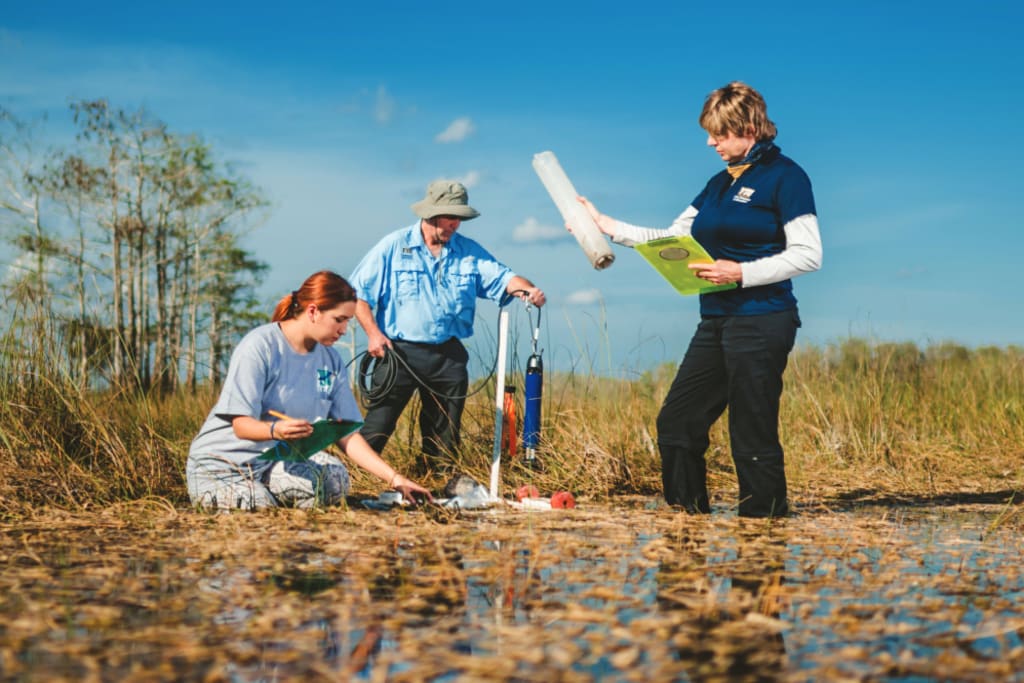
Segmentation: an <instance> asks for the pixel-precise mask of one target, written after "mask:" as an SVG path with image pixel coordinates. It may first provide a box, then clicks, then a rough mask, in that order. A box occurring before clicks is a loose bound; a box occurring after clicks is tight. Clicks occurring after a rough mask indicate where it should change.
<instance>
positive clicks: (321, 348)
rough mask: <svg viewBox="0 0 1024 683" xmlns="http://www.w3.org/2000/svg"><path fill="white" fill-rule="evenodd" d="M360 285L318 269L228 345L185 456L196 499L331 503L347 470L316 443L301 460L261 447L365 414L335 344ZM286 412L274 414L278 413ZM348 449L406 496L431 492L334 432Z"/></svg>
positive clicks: (228, 504)
mask: <svg viewBox="0 0 1024 683" xmlns="http://www.w3.org/2000/svg"><path fill="white" fill-rule="evenodd" d="M355 309H356V294H355V290H353V289H352V287H351V285H349V283H348V282H346V281H345V279H344V278H342V277H341V276H339V275H336V274H335V273H332V272H329V271H320V272H318V273H314V274H313V275H311V276H309V277H308V278H307V279H306V281H305V282H303V283H302V286H301V287H299V289H297V290H296V291H294V292H292V293H291V294H289V295H286V296H285V297H284V298H282V299H281V301H279V302H278V304H277V307H276V308H275V309H274V315H273V322H271V323H268V324H266V325H261V326H260V327H257V328H256V329H254V330H252V331H251V332H249V333H248V334H247V335H245V337H243V338H242V341H241V342H240V343H239V344H238V347H237V348H236V349H235V351H234V353H232V355H231V363H230V365H229V366H228V374H227V377H226V379H225V380H224V386H223V388H222V389H221V393H220V398H219V399H218V400H217V404H216V405H215V406H214V407H213V410H211V411H210V414H209V416H208V417H207V418H206V422H205V423H204V424H203V426H202V429H200V431H199V435H198V436H196V438H195V439H194V440H193V441H192V447H191V449H190V450H189V455H188V462H187V464H186V478H187V481H188V493H189V497H190V498H191V499H192V503H193V504H195V505H198V506H200V507H204V508H208V509H217V510H230V509H236V508H237V509H244V510H253V509H257V508H266V507H277V506H286V507H298V508H311V507H314V506H316V505H335V504H337V503H338V502H340V501H341V499H342V498H343V497H344V496H345V494H346V493H347V492H348V488H349V475H348V470H347V469H346V468H345V465H343V464H342V462H341V461H340V460H339V459H338V458H336V457H334V456H332V455H329V454H327V453H324V452H320V453H316V454H314V455H313V456H311V457H310V459H309V460H307V461H303V462H281V461H277V462H273V461H266V460H259V459H258V456H259V455H260V454H262V453H263V452H264V451H266V450H267V449H269V448H272V447H273V446H274V444H275V443H276V442H277V441H293V440H295V439H301V438H304V437H307V436H310V435H311V434H312V433H313V425H312V422H314V421H316V420H317V419H320V418H332V419H336V420H354V421H361V420H362V415H360V413H359V408H358V407H357V405H356V401H355V398H354V397H353V396H352V391H351V389H350V388H349V386H348V375H347V373H346V372H345V363H344V362H343V361H342V359H341V355H340V354H339V353H338V352H337V351H336V350H335V349H334V348H332V345H333V344H334V343H335V342H336V341H338V339H340V338H341V336H342V335H343V334H345V330H346V328H347V327H348V322H349V320H351V319H352V316H353V315H355ZM275 413H277V414H284V415H288V416H289V417H288V419H278V418H276V417H275V416H274V414H275ZM338 445H339V446H340V447H341V449H342V450H343V451H345V453H346V455H348V457H349V458H351V459H352V461H353V462H355V463H356V464H357V465H359V466H360V467H362V468H364V469H366V470H367V471H369V472H370V473H372V474H374V475H376V476H377V477H379V478H380V479H381V480H382V481H385V482H387V483H388V485H389V486H391V487H394V488H396V489H398V490H399V491H401V492H402V493H403V494H404V495H405V496H406V497H411V496H413V494H419V495H423V496H425V497H427V498H430V493H429V492H428V491H427V490H426V489H424V488H423V487H422V486H419V485H418V484H416V483H414V482H412V481H410V480H409V479H406V478H405V477H403V476H402V475H401V474H399V473H398V472H397V471H396V470H395V469H394V468H393V467H391V466H390V465H389V464H387V463H386V462H385V461H384V460H382V459H381V458H380V456H379V455H377V453H376V452H375V451H374V450H373V449H372V448H370V445H369V444H368V443H366V439H364V438H363V437H362V436H360V434H359V433H358V432H355V433H352V434H349V435H348V436H346V437H343V438H342V439H340V440H339V441H338Z"/></svg>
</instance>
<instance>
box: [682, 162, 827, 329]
mask: <svg viewBox="0 0 1024 683" xmlns="http://www.w3.org/2000/svg"><path fill="white" fill-rule="evenodd" d="M692 204H693V206H694V208H696V209H697V211H698V213H697V216H696V218H694V221H693V226H692V229H691V232H692V234H693V236H694V238H695V239H696V240H697V241H698V242H700V243H701V244H702V245H703V246H704V248H705V249H707V251H708V253H709V254H711V256H712V257H713V258H716V259H729V260H732V261H737V262H739V263H743V262H745V261H754V260H756V259H759V258H764V257H765V256H772V255H773V254H778V253H779V252H781V251H782V250H783V249H785V248H786V233H785V230H784V226H785V225H786V223H788V222H789V221H791V220H793V219H795V218H799V217H800V216H806V215H808V214H812V215H817V214H816V211H815V208H814V194H813V193H812V192H811V181H810V179H809V178H808V177H807V174H806V173H804V170H803V169H802V168H800V167H799V166H798V165H797V164H796V163H795V162H794V161H793V160H792V159H790V158H789V157H786V156H783V155H782V154H781V153H780V152H779V149H778V148H775V149H773V150H771V151H769V152H767V153H766V154H765V156H764V157H762V158H761V159H760V160H759V161H758V162H757V163H755V164H754V165H753V166H751V167H750V168H748V169H747V170H746V172H745V173H743V175H741V176H740V177H739V178H737V179H736V180H735V182H734V181H733V178H732V176H730V175H729V173H728V171H722V172H721V173H718V174H717V175H715V176H714V177H713V178H711V180H709V181H708V184H707V185H706V186H705V187H704V189H703V190H702V191H701V193H700V194H699V195H697V198H696V199H694V200H693V202H692ZM794 308H796V297H795V296H793V283H792V281H790V280H783V281H782V282H776V283H774V284H770V285H761V286H759V287H750V288H745V287H739V288H737V289H730V290H726V291H723V292H710V293H708V294H701V295H700V313H701V316H705V317H714V316H725V315H761V314H764V313H776V312H779V311H787V310H791V309H794Z"/></svg>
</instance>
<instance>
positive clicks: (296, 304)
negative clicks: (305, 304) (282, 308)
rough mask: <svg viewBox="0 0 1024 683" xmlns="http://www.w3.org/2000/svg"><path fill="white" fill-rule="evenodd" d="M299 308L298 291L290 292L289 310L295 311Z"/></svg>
mask: <svg viewBox="0 0 1024 683" xmlns="http://www.w3.org/2000/svg"><path fill="white" fill-rule="evenodd" d="M298 307H299V291H298V290H295V291H294V292H292V304H291V308H293V309H297V308H298Z"/></svg>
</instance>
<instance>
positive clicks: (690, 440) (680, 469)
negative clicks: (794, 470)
mask: <svg viewBox="0 0 1024 683" xmlns="http://www.w3.org/2000/svg"><path fill="white" fill-rule="evenodd" d="M799 326H800V317H799V315H798V314H797V311H796V310H795V309H794V310H792V311H783V312H780V313H769V314H765V315H755V316H732V317H720V318H705V319H703V320H701V322H700V325H698V326H697V331H696V333H694V335H693V339H692V340H690V347H689V348H688V349H687V351H686V355H685V357H684V358H683V362H682V363H681V364H680V365H679V371H678V372H677V373H676V377H675V379H674V380H673V382H672V386H671V388H670V389H669V391H668V395H667V396H666V397H665V401H664V403H663V404H662V407H661V412H660V413H659V414H658V422H657V427H658V450H659V451H660V452H661V467H662V470H661V476H662V484H663V486H664V489H665V500H666V501H668V502H669V503H671V504H673V505H681V506H683V507H684V508H686V509H687V510H689V511H690V512H709V511H710V509H711V508H710V505H709V503H708V491H707V480H706V475H707V469H706V464H705V461H704V453H705V451H707V449H708V446H709V444H710V439H709V437H708V432H709V430H710V429H711V425H712V424H714V422H715V420H717V419H718V417H719V416H720V415H721V414H722V412H723V411H724V410H725V408H726V406H728V407H729V440H730V442H731V445H732V458H733V462H734V463H735V465H736V476H737V478H738V479H739V485H740V506H739V514H740V515H741V516H744V517H768V516H772V517H775V516H781V515H785V514H786V513H787V512H788V511H789V506H788V502H787V500H786V473H785V468H784V462H783V454H782V444H780V443H779V398H780V397H781V395H782V373H783V371H785V369H786V362H787V360H788V358H789V352H790V350H791V349H792V348H793V343H794V341H795V340H796V330H797V328H798V327H799Z"/></svg>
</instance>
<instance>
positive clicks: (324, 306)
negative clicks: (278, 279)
mask: <svg viewBox="0 0 1024 683" xmlns="http://www.w3.org/2000/svg"><path fill="white" fill-rule="evenodd" d="M355 300H356V290H354V289H352V285H350V284H349V283H348V281H347V280H345V278H343V277H342V276H340V275H338V274H337V273H332V272H331V271H329V270H321V271H319V272H316V273H313V274H312V275H310V276H309V277H307V278H306V281H305V282H303V283H302V286H301V287H299V288H298V289H296V290H295V291H294V292H292V293H291V294H285V295H284V296H283V297H281V300H280V301H278V302H277V306H276V307H275V308H274V315H273V317H272V318H271V320H272V321H273V322H278V321H280V320H288V319H289V318H294V317H296V316H298V315H299V314H301V313H302V311H304V310H305V309H306V306H308V305H309V304H316V306H317V308H319V309H320V310H322V311H326V310H330V309H332V308H334V307H335V306H337V305H338V304H341V303H345V302H347V301H355Z"/></svg>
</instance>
